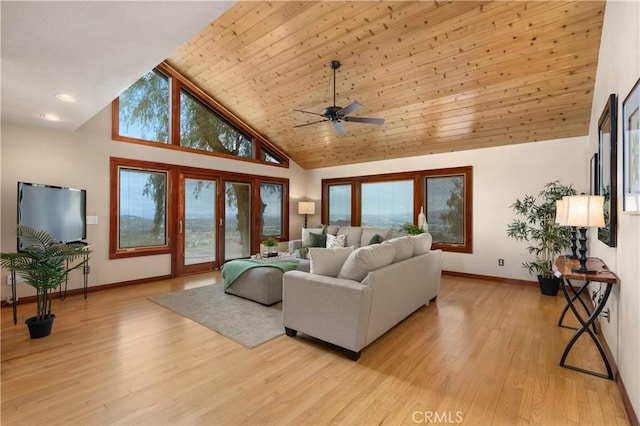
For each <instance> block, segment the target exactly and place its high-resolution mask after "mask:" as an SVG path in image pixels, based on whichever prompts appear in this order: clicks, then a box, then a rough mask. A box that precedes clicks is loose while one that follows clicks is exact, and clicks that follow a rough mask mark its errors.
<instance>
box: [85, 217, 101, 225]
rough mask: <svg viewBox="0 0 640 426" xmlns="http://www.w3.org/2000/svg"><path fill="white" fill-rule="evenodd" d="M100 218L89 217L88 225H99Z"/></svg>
mask: <svg viewBox="0 0 640 426" xmlns="http://www.w3.org/2000/svg"><path fill="white" fill-rule="evenodd" d="M97 224H98V216H87V225H97Z"/></svg>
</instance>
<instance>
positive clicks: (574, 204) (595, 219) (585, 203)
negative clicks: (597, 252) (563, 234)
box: [563, 195, 605, 274]
mask: <svg viewBox="0 0 640 426" xmlns="http://www.w3.org/2000/svg"><path fill="white" fill-rule="evenodd" d="M563 199H564V200H565V203H566V208H567V220H566V225H567V226H575V227H577V228H578V230H579V232H580V237H579V238H578V241H579V242H580V248H579V249H578V252H579V253H580V256H579V257H578V260H579V262H580V266H579V267H578V268H572V270H571V271H572V272H576V273H579V274H594V273H597V271H593V270H589V269H587V256H586V253H587V228H593V227H603V226H604V225H605V224H604V196H602V195H571V196H568V197H563Z"/></svg>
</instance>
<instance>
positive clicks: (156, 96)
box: [118, 70, 170, 143]
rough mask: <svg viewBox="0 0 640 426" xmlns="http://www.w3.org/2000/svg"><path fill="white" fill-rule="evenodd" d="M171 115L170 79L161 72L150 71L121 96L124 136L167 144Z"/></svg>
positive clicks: (121, 132)
mask: <svg viewBox="0 0 640 426" xmlns="http://www.w3.org/2000/svg"><path fill="white" fill-rule="evenodd" d="M169 117H170V114H169V79H168V78H167V76H165V75H164V74H162V73H161V72H159V71H155V70H154V71H149V72H148V73H146V74H145V75H144V76H142V78H141V79H140V80H138V81H136V82H135V83H133V84H132V85H131V87H129V88H128V89H127V90H125V91H124V92H123V93H122V94H121V95H120V109H119V111H118V123H119V126H118V133H119V134H120V135H122V136H127V137H129V138H134V139H143V140H147V141H152V142H160V143H168V142H169Z"/></svg>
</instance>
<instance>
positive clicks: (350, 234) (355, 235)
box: [337, 226, 362, 247]
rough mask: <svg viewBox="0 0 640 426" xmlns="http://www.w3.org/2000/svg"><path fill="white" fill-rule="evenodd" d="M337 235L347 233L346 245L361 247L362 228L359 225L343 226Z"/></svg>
mask: <svg viewBox="0 0 640 426" xmlns="http://www.w3.org/2000/svg"><path fill="white" fill-rule="evenodd" d="M337 235H345V236H346V240H345V242H344V245H345V246H354V247H360V238H361V237H362V228H361V227H359V226H341V227H340V229H339V230H338V234H337Z"/></svg>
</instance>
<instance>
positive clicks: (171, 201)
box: [109, 157, 289, 259]
mask: <svg viewBox="0 0 640 426" xmlns="http://www.w3.org/2000/svg"><path fill="white" fill-rule="evenodd" d="M120 168H129V169H138V170H143V171H144V170H149V171H154V172H156V171H163V172H166V173H167V197H166V200H167V212H166V221H167V223H166V232H167V245H166V246H162V247H140V248H132V249H118V234H119V232H120V230H119V223H118V212H119V206H118V200H119V198H118V197H119V189H120V188H119V179H118V171H119V170H120ZM110 173H111V181H110V197H111V201H110V218H109V224H110V230H109V258H110V259H121V258H129V257H137V256H152V255H158V254H168V253H171V254H172V255H174V254H175V252H176V251H177V245H176V244H175V243H174V242H175V239H176V238H177V235H176V230H177V226H176V224H175V222H176V218H177V217H178V216H179V214H178V213H179V212H178V208H179V204H180V203H179V202H178V200H179V188H178V186H179V185H178V184H177V182H178V181H179V179H178V176H179V174H180V173H189V174H194V175H201V176H203V177H211V178H220V179H222V180H226V181H236V182H246V183H249V184H251V185H252V193H251V197H252V199H251V204H252V207H251V223H253V224H255V223H260V219H261V216H260V215H261V212H260V207H259V204H260V185H261V184H262V183H270V184H278V185H283V193H282V234H281V235H278V236H274V238H276V239H277V240H278V241H288V240H289V179H287V178H277V177H271V176H261V175H252V174H244V173H233V172H226V171H220V170H214V169H202V168H197V167H188V166H180V165H174V164H166V163H157V162H150V161H141V160H132V159H128V158H117V157H111V158H110ZM260 234H261V227H257V226H252V230H251V242H252V244H251V252H252V253H258V252H259V251H260V241H261V236H260Z"/></svg>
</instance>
